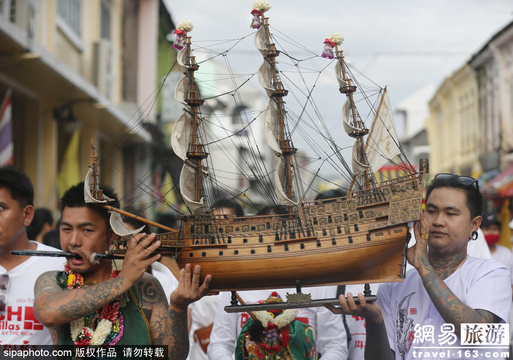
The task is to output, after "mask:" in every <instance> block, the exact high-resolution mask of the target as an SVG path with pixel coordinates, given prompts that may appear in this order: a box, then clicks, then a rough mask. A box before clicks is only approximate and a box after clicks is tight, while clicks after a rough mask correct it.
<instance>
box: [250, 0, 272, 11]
mask: <svg viewBox="0 0 513 360" xmlns="http://www.w3.org/2000/svg"><path fill="white" fill-rule="evenodd" d="M271 7H272V6H271V3H270V2H269V1H268V0H255V2H254V3H253V9H256V10H259V11H261V12H262V13H264V12H266V11H269V10H270V9H271Z"/></svg>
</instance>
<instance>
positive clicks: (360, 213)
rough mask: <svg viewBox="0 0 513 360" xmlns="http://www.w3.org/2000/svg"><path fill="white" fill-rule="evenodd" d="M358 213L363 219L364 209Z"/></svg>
mask: <svg viewBox="0 0 513 360" xmlns="http://www.w3.org/2000/svg"><path fill="white" fill-rule="evenodd" d="M358 215H359V216H360V219H363V211H361V210H360V211H358Z"/></svg>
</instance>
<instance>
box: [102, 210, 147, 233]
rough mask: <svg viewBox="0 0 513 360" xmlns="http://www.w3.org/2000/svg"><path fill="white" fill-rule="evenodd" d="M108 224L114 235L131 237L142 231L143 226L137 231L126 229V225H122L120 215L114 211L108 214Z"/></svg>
mask: <svg viewBox="0 0 513 360" xmlns="http://www.w3.org/2000/svg"><path fill="white" fill-rule="evenodd" d="M109 223H110V227H111V228H112V231H114V233H116V235H118V236H131V235H135V234H139V233H140V232H141V231H143V229H144V226H141V227H140V228H139V229H136V230H129V229H127V227H126V225H125V224H124V223H123V219H122V218H121V214H120V213H118V212H115V211H113V212H112V213H111V214H110V219H109Z"/></svg>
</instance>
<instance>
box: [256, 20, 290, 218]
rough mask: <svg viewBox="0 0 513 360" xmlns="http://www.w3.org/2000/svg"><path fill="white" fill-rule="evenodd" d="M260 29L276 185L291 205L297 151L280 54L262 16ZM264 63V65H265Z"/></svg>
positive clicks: (286, 203) (266, 21)
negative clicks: (289, 130)
mask: <svg viewBox="0 0 513 360" xmlns="http://www.w3.org/2000/svg"><path fill="white" fill-rule="evenodd" d="M261 26H262V29H260V30H259V31H264V36H263V38H264V42H265V44H263V45H264V49H265V52H263V57H264V62H265V63H267V66H266V68H267V69H268V70H269V75H270V83H269V84H268V85H269V86H268V87H267V86H266V91H267V94H268V96H269V98H270V102H271V103H272V102H274V104H271V107H272V108H274V109H276V111H273V114H276V118H275V121H276V134H275V136H276V141H277V144H278V146H279V149H280V150H281V151H280V153H281V154H279V155H278V156H280V157H281V159H280V161H281V166H278V169H277V170H276V171H280V172H282V174H281V179H280V182H281V184H278V185H277V186H281V187H282V189H283V190H284V195H285V196H286V199H285V200H284V202H282V205H289V206H290V205H291V204H294V200H293V199H294V197H295V194H294V186H293V182H294V174H293V168H294V167H293V164H292V162H293V157H294V155H295V154H296V152H297V149H296V148H294V146H293V144H292V140H291V139H290V138H289V135H288V133H287V131H286V119H285V115H286V110H285V101H284V100H283V98H284V97H285V96H287V94H288V90H286V89H285V87H284V86H283V83H282V82H281V79H280V76H279V72H278V69H277V66H276V65H277V61H276V58H277V57H278V55H279V54H280V52H279V51H278V50H276V45H275V44H274V43H272V42H271V35H270V31H269V18H267V17H263V16H262V24H261ZM265 63H264V65H266V64H265ZM292 211H293V209H292V207H290V208H289V212H290V213H292Z"/></svg>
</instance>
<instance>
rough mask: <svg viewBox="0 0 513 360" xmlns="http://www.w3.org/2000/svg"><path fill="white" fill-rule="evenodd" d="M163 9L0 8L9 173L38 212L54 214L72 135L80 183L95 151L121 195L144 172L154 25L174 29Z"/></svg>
mask: <svg viewBox="0 0 513 360" xmlns="http://www.w3.org/2000/svg"><path fill="white" fill-rule="evenodd" d="M163 9H165V8H164V6H163V4H162V2H161V1H159V0H144V1H137V0H126V1H122V0H88V1H83V0H14V1H0V52H1V54H2V55H1V56H0V97H4V94H6V93H7V92H8V91H10V92H11V94H12V145H13V165H14V167H15V168H17V169H19V170H22V171H24V172H26V173H27V175H28V176H29V177H30V178H31V179H32V182H33V184H34V187H35V191H36V196H35V205H36V206H44V207H48V208H50V209H52V210H54V211H57V210H58V198H59V193H60V192H62V189H59V188H58V181H57V179H58V175H59V173H60V172H61V171H62V170H63V169H62V165H63V162H64V161H65V154H66V153H67V150H68V149H69V145H70V143H71V139H72V136H73V134H75V133H77V131H78V132H79V135H78V136H79V143H78V144H79V145H78V146H77V149H75V150H76V153H77V154H76V162H78V163H79V167H78V168H79V172H80V174H78V177H79V178H80V179H83V177H84V176H85V173H86V172H87V165H88V161H89V154H90V144H91V142H92V144H93V145H94V147H95V148H96V150H97V151H98V152H99V153H100V154H104V155H106V156H102V157H101V161H102V162H101V171H102V181H103V182H104V183H105V185H108V186H112V187H113V188H115V189H116V191H117V192H118V193H119V194H120V195H124V193H125V191H126V189H128V188H131V187H133V184H130V183H127V179H133V178H137V175H138V174H137V173H135V172H137V171H139V172H144V171H146V169H145V168H144V164H147V163H148V161H146V159H145V158H144V157H145V155H146V152H147V150H146V147H147V144H150V143H151V142H152V135H151V133H150V131H148V130H147V127H145V126H143V123H149V124H152V123H155V122H156V118H157V110H156V109H157V108H156V107H152V106H149V105H145V101H147V99H148V98H150V97H151V96H152V94H153V93H154V91H155V89H156V88H157V87H158V81H159V79H157V73H158V71H157V70H158V33H159V31H162V30H161V28H159V26H160V25H159V24H162V23H163V22H165V25H166V26H167V27H168V28H169V29H167V32H171V31H172V30H173V29H172V21H170V15H169V14H168V13H167V12H165V13H163V12H162V11H163ZM166 11H167V10H166ZM163 19H166V20H167V21H164V20H163ZM127 149H128V150H127ZM133 149H137V151H135V152H134V151H133ZM107 154H108V156H107ZM146 166H147V165H146ZM127 174H128V176H127ZM68 178H70V179H71V178H74V176H69V177H68ZM130 195H133V194H130ZM133 196H137V195H136V194H135V195H133ZM128 201H130V199H129V198H128Z"/></svg>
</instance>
